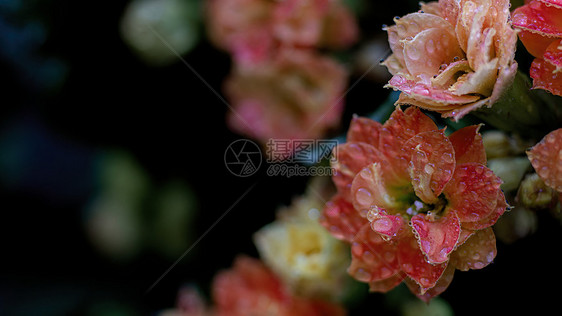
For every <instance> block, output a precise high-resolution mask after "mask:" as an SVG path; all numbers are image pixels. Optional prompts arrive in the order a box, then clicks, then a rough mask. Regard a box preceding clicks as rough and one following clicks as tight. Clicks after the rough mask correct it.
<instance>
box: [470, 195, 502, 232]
mask: <svg viewBox="0 0 562 316" xmlns="http://www.w3.org/2000/svg"><path fill="white" fill-rule="evenodd" d="M507 207H508V205H507V201H506V200H505V196H504V194H503V192H501V191H500V192H498V198H497V202H496V208H495V209H494V211H493V212H492V213H491V214H490V215H488V216H486V217H483V218H482V219H480V220H478V221H476V222H464V223H462V227H463V228H465V229H469V230H478V229H484V228H487V227H490V226H492V225H494V224H495V223H496V222H497V221H498V219H499V218H500V216H502V215H503V213H505V211H506V210H507Z"/></svg>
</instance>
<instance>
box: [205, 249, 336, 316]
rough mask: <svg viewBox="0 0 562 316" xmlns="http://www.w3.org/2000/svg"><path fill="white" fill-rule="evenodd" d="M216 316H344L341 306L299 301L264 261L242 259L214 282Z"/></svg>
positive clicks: (239, 258) (220, 274)
mask: <svg viewBox="0 0 562 316" xmlns="http://www.w3.org/2000/svg"><path fill="white" fill-rule="evenodd" d="M212 290H213V297H214V300H215V303H216V307H215V313H214V314H213V315H216V316H223V315H224V316H247V315H271V316H343V315H346V312H345V311H344V310H343V309H342V308H341V307H339V306H337V305H334V304H331V303H327V302H323V301H317V300H308V299H304V298H298V297H295V296H293V295H291V294H290V293H289V291H288V290H287V288H286V287H285V286H284V285H283V284H282V283H281V282H280V281H279V279H278V278H277V276H276V275H274V274H273V272H271V271H270V270H268V269H267V268H266V267H265V266H264V265H263V264H262V263H261V262H260V261H258V260H256V259H252V258H249V257H245V256H240V257H238V258H237V259H236V261H235V262H234V268H233V269H231V270H227V271H223V272H221V273H219V274H218V275H217V276H216V277H215V280H214V282H213V289H212Z"/></svg>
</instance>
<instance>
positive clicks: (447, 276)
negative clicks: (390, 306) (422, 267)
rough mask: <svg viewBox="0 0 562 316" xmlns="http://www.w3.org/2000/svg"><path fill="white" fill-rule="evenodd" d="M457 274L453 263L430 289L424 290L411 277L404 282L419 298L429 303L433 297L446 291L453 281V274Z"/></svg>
mask: <svg viewBox="0 0 562 316" xmlns="http://www.w3.org/2000/svg"><path fill="white" fill-rule="evenodd" d="M454 275H455V267H454V266H452V265H450V264H449V265H448V266H447V268H446V269H445V271H443V274H442V275H441V277H440V278H439V280H438V281H437V283H435V286H433V287H432V288H430V289H428V290H424V289H423V288H422V287H420V285H419V284H417V283H416V282H415V281H414V280H412V279H410V278H406V279H404V283H406V285H407V286H408V288H409V289H410V291H412V293H414V294H415V295H416V296H417V297H418V298H419V299H421V300H422V301H424V302H426V303H429V301H431V299H432V298H434V297H436V296H438V295H439V294H441V293H443V292H445V290H446V289H447V288H448V287H449V284H451V282H452V281H453V276H454Z"/></svg>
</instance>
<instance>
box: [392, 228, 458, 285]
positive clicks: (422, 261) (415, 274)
mask: <svg viewBox="0 0 562 316" xmlns="http://www.w3.org/2000/svg"><path fill="white" fill-rule="evenodd" d="M398 262H399V263H400V268H401V269H402V271H404V273H406V275H408V276H409V277H410V278H412V280H414V281H415V282H416V283H417V284H418V285H419V286H420V287H421V290H420V293H425V292H426V291H427V290H428V289H430V288H432V287H434V286H435V284H436V283H437V281H439V278H440V277H441V275H442V274H443V272H444V271H445V268H446V267H447V263H446V262H445V263H439V264H431V263H429V262H427V260H426V257H425V255H424V254H423V253H422V251H421V250H420V248H419V246H418V242H417V241H416V238H415V237H414V236H413V234H410V235H409V236H407V237H404V238H402V239H401V240H400V242H399V244H398Z"/></svg>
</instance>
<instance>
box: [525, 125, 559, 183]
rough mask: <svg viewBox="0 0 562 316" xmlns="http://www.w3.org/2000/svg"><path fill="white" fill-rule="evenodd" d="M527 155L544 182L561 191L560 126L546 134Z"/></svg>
mask: <svg viewBox="0 0 562 316" xmlns="http://www.w3.org/2000/svg"><path fill="white" fill-rule="evenodd" d="M527 156H528V157H529V160H530V161H531V164H532V165H533V168H535V170H536V171H537V174H538V175H539V177H540V178H541V179H542V180H543V181H544V183H546V185H548V186H549V187H551V188H553V189H554V190H556V191H558V192H560V193H562V128H559V129H557V130H555V131H552V132H550V133H549V134H548V135H546V136H545V137H544V138H543V139H542V140H541V141H540V142H539V143H538V144H536V145H535V146H534V147H533V148H531V150H529V151H527Z"/></svg>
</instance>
